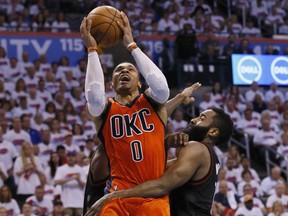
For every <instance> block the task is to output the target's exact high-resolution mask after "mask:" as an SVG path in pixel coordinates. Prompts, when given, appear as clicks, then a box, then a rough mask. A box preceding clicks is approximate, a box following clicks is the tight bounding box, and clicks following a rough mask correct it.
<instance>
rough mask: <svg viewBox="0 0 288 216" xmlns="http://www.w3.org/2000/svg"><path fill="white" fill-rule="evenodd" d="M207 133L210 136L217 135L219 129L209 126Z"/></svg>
mask: <svg viewBox="0 0 288 216" xmlns="http://www.w3.org/2000/svg"><path fill="white" fill-rule="evenodd" d="M208 135H209V136H211V137H216V136H218V135H219V129H218V128H215V127H212V128H210V129H209V131H208Z"/></svg>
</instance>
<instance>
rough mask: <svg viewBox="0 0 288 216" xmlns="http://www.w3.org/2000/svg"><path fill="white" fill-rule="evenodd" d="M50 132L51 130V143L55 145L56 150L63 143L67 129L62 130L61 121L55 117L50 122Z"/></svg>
mask: <svg viewBox="0 0 288 216" xmlns="http://www.w3.org/2000/svg"><path fill="white" fill-rule="evenodd" d="M50 132H51V143H52V145H51V146H53V147H52V149H53V150H56V147H57V146H59V145H62V144H63V142H64V137H65V131H64V130H61V128H60V124H59V121H58V120H57V119H56V118H54V119H53V120H52V121H51V124H50Z"/></svg>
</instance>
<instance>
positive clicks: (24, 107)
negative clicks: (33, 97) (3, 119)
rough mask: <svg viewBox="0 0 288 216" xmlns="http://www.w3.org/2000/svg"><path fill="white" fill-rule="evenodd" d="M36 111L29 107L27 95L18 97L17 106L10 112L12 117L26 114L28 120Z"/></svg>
mask: <svg viewBox="0 0 288 216" xmlns="http://www.w3.org/2000/svg"><path fill="white" fill-rule="evenodd" d="M35 113H36V109H35V108H33V107H29V105H28V98H27V95H26V94H25V95H19V106H17V107H14V108H13V110H12V115H13V117H14V118H15V117H20V116H22V115H23V114H27V115H28V116H29V117H30V118H32V117H33V116H34V114H35Z"/></svg>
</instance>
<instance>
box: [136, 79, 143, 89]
mask: <svg viewBox="0 0 288 216" xmlns="http://www.w3.org/2000/svg"><path fill="white" fill-rule="evenodd" d="M137 87H138V89H139V90H140V89H141V87H142V83H141V82H140V81H138V84H137Z"/></svg>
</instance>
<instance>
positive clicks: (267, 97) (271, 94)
mask: <svg viewBox="0 0 288 216" xmlns="http://www.w3.org/2000/svg"><path fill="white" fill-rule="evenodd" d="M275 96H279V97H280V99H281V103H282V102H284V94H283V93H282V92H281V91H279V90H278V86H277V84H276V83H271V85H270V88H269V90H268V91H267V92H266V93H265V101H266V102H269V101H271V100H272V99H273V98H274V97H275Z"/></svg>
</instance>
